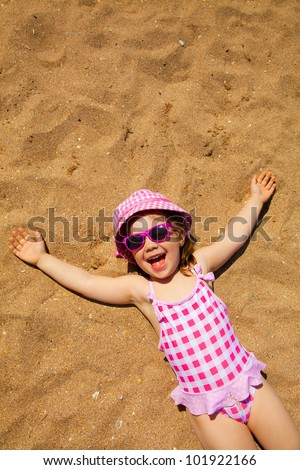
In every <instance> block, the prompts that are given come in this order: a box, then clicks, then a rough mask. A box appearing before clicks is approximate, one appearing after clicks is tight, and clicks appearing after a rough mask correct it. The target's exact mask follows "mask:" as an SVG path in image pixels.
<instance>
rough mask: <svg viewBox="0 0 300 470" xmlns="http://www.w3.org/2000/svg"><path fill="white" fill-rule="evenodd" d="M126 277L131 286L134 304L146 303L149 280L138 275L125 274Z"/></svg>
mask: <svg viewBox="0 0 300 470" xmlns="http://www.w3.org/2000/svg"><path fill="white" fill-rule="evenodd" d="M126 277H127V280H128V282H129V283H130V285H131V289H132V292H133V299H134V303H135V304H141V303H144V302H148V293H149V288H150V287H149V279H147V278H146V277H144V276H142V275H140V274H127V276H126Z"/></svg>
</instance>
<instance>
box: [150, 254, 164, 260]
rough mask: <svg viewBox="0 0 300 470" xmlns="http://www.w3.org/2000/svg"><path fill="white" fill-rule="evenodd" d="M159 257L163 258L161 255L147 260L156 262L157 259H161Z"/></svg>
mask: <svg viewBox="0 0 300 470" xmlns="http://www.w3.org/2000/svg"><path fill="white" fill-rule="evenodd" d="M161 256H164V255H163V254H161V255H156V256H153V257H152V258H149V259H148V261H154V260H156V259H158V258H161Z"/></svg>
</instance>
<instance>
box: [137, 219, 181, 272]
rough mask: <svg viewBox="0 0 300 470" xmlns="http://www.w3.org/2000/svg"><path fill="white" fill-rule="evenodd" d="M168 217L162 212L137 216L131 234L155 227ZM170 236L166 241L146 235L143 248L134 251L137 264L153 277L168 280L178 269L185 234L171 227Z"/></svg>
mask: <svg viewBox="0 0 300 470" xmlns="http://www.w3.org/2000/svg"><path fill="white" fill-rule="evenodd" d="M165 221H166V218H165V217H164V216H163V215H161V214H148V215H143V216H141V217H138V216H137V217H136V218H135V219H134V221H133V223H132V224H131V227H130V234H137V233H140V232H145V231H146V230H149V229H150V228H152V227H155V226H156V225H158V224H159V223H161V222H165ZM169 231H170V236H169V237H167V239H166V240H165V241H162V242H155V241H152V240H151V239H150V238H149V237H147V236H146V238H145V244H144V246H143V247H142V248H140V249H139V250H137V251H134V252H132V254H133V257H134V260H135V262H136V263H137V265H138V266H139V267H140V268H141V269H142V270H143V271H144V272H145V273H146V274H148V275H150V276H151V278H155V279H161V280H163V279H164V280H166V279H167V278H169V277H170V276H172V275H173V274H175V273H176V272H177V271H178V268H179V264H180V247H181V246H183V244H184V240H185V236H184V235H183V234H182V233H180V231H179V229H177V228H172V227H170V228H169Z"/></svg>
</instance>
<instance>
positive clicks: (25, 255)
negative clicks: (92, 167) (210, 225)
mask: <svg viewBox="0 0 300 470" xmlns="http://www.w3.org/2000/svg"><path fill="white" fill-rule="evenodd" d="M275 186H276V185H275V177H274V176H273V175H272V173H270V172H262V173H261V174H260V175H259V177H258V178H257V177H256V176H254V177H253V179H252V181H251V196H250V198H249V199H248V201H247V203H246V204H245V205H244V207H243V208H242V210H241V211H240V213H239V214H238V215H237V216H236V218H234V219H231V223H230V224H229V225H228V227H227V229H226V231H225V234H224V236H223V238H222V240H220V241H218V242H216V243H214V244H212V245H210V246H205V247H202V248H199V249H195V244H194V242H193V241H192V238H191V237H190V234H189V230H190V227H191V223H192V220H191V217H190V215H189V214H188V213H187V212H186V211H185V210H183V209H182V208H180V207H179V206H177V205H175V204H174V203H172V202H171V201H170V200H169V199H167V198H166V197H164V196H163V195H162V194H160V193H157V192H152V191H149V190H140V191H136V192H135V193H133V194H132V195H130V196H129V197H128V198H127V199H126V200H125V201H124V202H122V203H121V204H120V205H119V206H118V207H117V209H116V210H115V211H114V228H115V243H116V246H117V250H118V252H117V254H118V255H119V256H123V257H124V258H126V259H127V260H128V261H129V262H130V263H135V265H136V266H137V268H138V269H139V270H140V271H141V272H142V273H143V275H142V276H137V275H136V274H127V275H125V276H120V277H117V278H112V277H105V276H94V275H91V274H89V273H88V272H86V271H84V270H82V269H80V268H77V267H75V266H72V265H70V264H68V263H65V262H63V261H60V260H59V259H57V258H55V257H54V256H51V255H50V254H49V253H47V251H46V247H45V244H44V241H43V240H42V237H41V236H40V234H39V232H36V233H35V238H31V237H30V236H29V235H28V234H27V232H26V231H25V230H24V229H23V228H19V229H18V230H15V231H13V232H12V236H11V237H10V238H9V242H10V247H9V248H10V250H11V251H12V252H13V253H14V254H15V255H16V256H17V257H18V258H20V259H21V260H23V261H25V262H27V263H30V264H33V265H35V266H37V267H38V268H39V269H40V270H41V271H43V272H44V273H46V274H47V275H49V276H51V277H52V278H53V279H54V280H56V281H57V282H59V283H60V284H61V285H63V286H65V287H66V288H68V289H72V290H73V291H76V292H78V293H79V294H81V295H84V296H86V297H89V298H92V299H95V300H97V301H101V302H104V303H107V304H132V305H135V306H136V307H137V308H138V309H139V310H140V311H141V312H142V313H143V314H144V315H145V317H146V318H148V320H149V321H150V322H151V324H152V325H153V327H154V329H155V330H156V332H157V334H158V335H159V348H160V349H161V350H162V351H163V352H164V354H165V356H166V358H167V359H168V361H169V363H170V365H171V366H172V368H173V370H174V372H175V374H176V376H177V379H178V383H179V384H178V387H177V388H175V390H173V392H172V394H171V396H172V398H173V399H174V401H175V403H176V404H177V405H179V404H181V405H184V406H185V407H186V411H187V415H188V417H189V420H190V422H191V425H192V427H193V429H194V432H195V434H196V435H197V437H198V438H199V441H200V443H201V445H202V447H203V448H204V449H212V450H213V449H215V450H221V449H234V450H237V449H253V450H255V449H257V445H256V442H255V440H254V437H255V439H256V440H257V441H258V442H259V444H260V446H261V447H262V448H264V449H300V437H299V433H298V430H297V429H296V426H295V424H294V423H293V422H292V420H291V417H290V416H289V414H288V412H287V410H286V409H285V407H284V405H283V403H282V402H281V400H280V398H279V397H278V395H277V394H276V392H275V391H274V390H273V388H272V387H271V385H270V384H269V383H268V382H267V381H265V380H264V379H263V377H262V376H261V370H262V369H263V368H264V367H265V364H263V363H262V362H260V361H259V360H258V359H256V357H255V356H254V354H253V353H250V352H248V351H247V350H246V349H245V348H244V347H243V345H242V344H241V343H240V342H239V340H238V338H237V337H236V335H235V332H234V330H233V327H232V325H231V323H230V320H229V317H228V313H227V308H226V305H225V304H224V303H223V302H222V301H221V300H220V299H219V298H218V297H217V296H216V295H215V293H214V292H213V291H212V290H211V289H210V287H209V286H208V284H207V282H209V281H213V280H214V275H213V272H214V271H216V270H217V269H219V268H220V267H221V266H222V265H224V263H226V261H227V260H228V259H229V258H230V257H231V256H232V255H233V254H234V253H235V252H236V251H237V250H238V249H239V248H240V247H241V246H242V245H243V244H244V243H245V241H246V240H247V238H248V237H249V236H250V234H251V232H252V230H253V228H254V226H255V224H256V222H257V218H258V215H259V213H260V211H261V209H262V207H263V204H264V203H265V202H266V201H268V200H269V199H270V197H271V196H272V194H273V193H274V191H275Z"/></svg>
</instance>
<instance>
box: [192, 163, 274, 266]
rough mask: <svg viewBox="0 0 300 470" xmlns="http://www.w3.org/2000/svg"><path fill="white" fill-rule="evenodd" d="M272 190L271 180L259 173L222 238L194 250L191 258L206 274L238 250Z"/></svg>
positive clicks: (271, 176) (270, 174) (272, 177)
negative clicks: (240, 208) (249, 194)
mask: <svg viewBox="0 0 300 470" xmlns="http://www.w3.org/2000/svg"><path fill="white" fill-rule="evenodd" d="M275 188H276V184H275V176H274V175H273V174H272V173H271V172H267V171H263V172H262V173H261V174H260V175H259V176H258V177H257V176H256V175H255V176H253V178H252V181H251V196H250V198H249V199H248V201H247V202H246V204H245V205H244V207H243V208H242V210H241V211H240V212H239V213H238V214H237V215H236V216H235V217H233V218H232V219H230V220H229V222H228V224H227V227H226V229H225V232H224V235H223V238H222V239H221V240H220V241H217V242H215V243H213V244H212V245H209V246H207V247H204V248H200V249H199V250H196V251H195V253H194V256H195V258H196V259H197V261H198V262H199V263H200V264H201V266H202V269H203V270H205V271H206V272H209V271H216V270H217V269H219V268H220V267H221V266H223V264H225V263H226V261H228V260H229V259H230V258H231V256H232V255H233V254H234V253H235V252H236V251H237V250H238V249H239V248H241V247H242V246H243V245H244V243H245V242H246V241H247V239H248V238H249V236H250V235H251V233H252V230H253V228H254V227H255V224H256V222H257V220H258V216H259V214H260V212H261V209H262V207H263V205H264V204H265V203H266V202H267V201H268V200H269V199H270V198H271V196H272V195H273V193H274V191H275Z"/></svg>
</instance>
